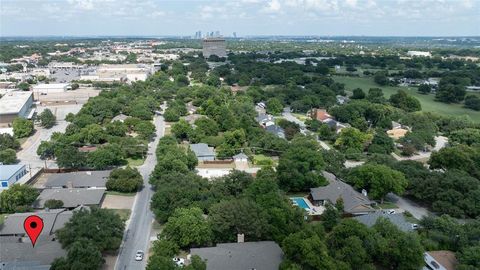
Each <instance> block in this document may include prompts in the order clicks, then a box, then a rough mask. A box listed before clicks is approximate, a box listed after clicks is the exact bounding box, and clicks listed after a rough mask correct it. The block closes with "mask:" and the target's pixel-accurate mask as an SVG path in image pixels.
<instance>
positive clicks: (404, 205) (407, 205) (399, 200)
mask: <svg viewBox="0 0 480 270" xmlns="http://www.w3.org/2000/svg"><path fill="white" fill-rule="evenodd" d="M386 198H387V200H389V201H391V202H393V203H395V204H396V205H397V206H398V208H400V209H402V210H404V211H408V212H410V214H412V216H413V217H414V218H416V219H419V220H420V219H422V218H423V217H426V216H430V215H433V214H432V213H431V212H430V211H428V209H427V208H425V207H422V206H420V205H418V204H417V203H415V202H413V201H411V200H409V199H407V198H404V197H400V196H398V195H396V194H393V193H388V194H387V196H386Z"/></svg>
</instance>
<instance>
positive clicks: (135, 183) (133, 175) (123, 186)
mask: <svg viewBox="0 0 480 270" xmlns="http://www.w3.org/2000/svg"><path fill="white" fill-rule="evenodd" d="M142 186H143V178H142V176H141V175H140V172H139V171H138V170H137V169H136V168H131V167H130V166H127V167H126V168H125V169H123V168H117V169H114V170H112V171H111V172H110V175H109V177H108V180H107V183H106V187H107V189H108V190H113V191H119V192H136V191H137V190H139V189H140V188H141V187H142Z"/></svg>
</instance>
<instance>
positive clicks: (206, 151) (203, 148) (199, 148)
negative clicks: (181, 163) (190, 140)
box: [190, 143, 215, 157]
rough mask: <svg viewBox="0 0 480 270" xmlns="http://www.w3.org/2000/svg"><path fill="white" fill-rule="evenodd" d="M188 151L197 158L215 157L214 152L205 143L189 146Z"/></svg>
mask: <svg viewBox="0 0 480 270" xmlns="http://www.w3.org/2000/svg"><path fill="white" fill-rule="evenodd" d="M190 149H192V151H193V153H195V156H197V157H212V156H213V157H215V152H214V151H213V150H212V149H211V148H210V147H208V145H207V144H206V143H194V144H190Z"/></svg>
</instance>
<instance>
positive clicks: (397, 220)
mask: <svg viewBox="0 0 480 270" xmlns="http://www.w3.org/2000/svg"><path fill="white" fill-rule="evenodd" d="M380 218H385V219H387V220H389V221H390V222H391V223H393V224H394V225H395V226H397V227H398V228H399V229H400V230H402V231H404V232H411V231H413V230H415V229H416V228H417V226H418V225H417V224H414V223H410V222H408V221H407V220H406V219H405V216H404V215H403V213H396V214H389V213H387V212H385V211H377V212H374V213H369V214H366V215H362V216H357V217H354V218H353V219H355V220H357V221H358V222H360V223H362V224H365V225H366V226H367V227H372V226H373V225H375V223H377V220H378V219H380Z"/></svg>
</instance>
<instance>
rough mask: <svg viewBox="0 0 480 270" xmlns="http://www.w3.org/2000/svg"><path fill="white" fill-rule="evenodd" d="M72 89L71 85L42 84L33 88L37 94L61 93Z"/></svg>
mask: <svg viewBox="0 0 480 270" xmlns="http://www.w3.org/2000/svg"><path fill="white" fill-rule="evenodd" d="M71 89H72V86H71V85H70V84H69V83H42V84H38V85H34V86H33V92H35V93H36V94H41V93H44V94H48V93H61V92H65V91H67V90H71Z"/></svg>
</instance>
